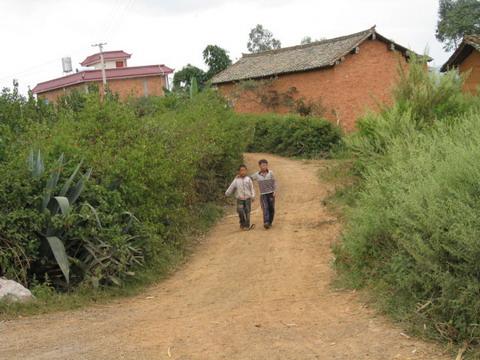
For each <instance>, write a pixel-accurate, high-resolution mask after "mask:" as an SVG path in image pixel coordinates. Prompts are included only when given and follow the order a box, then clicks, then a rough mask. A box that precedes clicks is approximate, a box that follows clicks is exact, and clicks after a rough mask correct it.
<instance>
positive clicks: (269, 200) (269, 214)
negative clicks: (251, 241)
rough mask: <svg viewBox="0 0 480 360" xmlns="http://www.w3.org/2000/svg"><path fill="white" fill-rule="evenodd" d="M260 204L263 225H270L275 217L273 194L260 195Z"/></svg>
mask: <svg viewBox="0 0 480 360" xmlns="http://www.w3.org/2000/svg"><path fill="white" fill-rule="evenodd" d="M260 204H261V205H262V211H263V223H264V224H269V225H272V223H273V218H274V216H275V197H274V196H273V193H270V194H262V195H261V196H260Z"/></svg>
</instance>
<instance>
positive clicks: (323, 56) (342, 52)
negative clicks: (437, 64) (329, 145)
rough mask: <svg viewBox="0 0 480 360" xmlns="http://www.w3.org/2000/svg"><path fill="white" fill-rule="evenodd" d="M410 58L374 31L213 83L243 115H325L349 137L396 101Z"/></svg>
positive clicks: (290, 52)
mask: <svg viewBox="0 0 480 360" xmlns="http://www.w3.org/2000/svg"><path fill="white" fill-rule="evenodd" d="M411 54H412V53H411V52H410V50H409V49H407V48H406V47H405V46H402V45H400V44H398V43H396V42H394V41H392V40H389V39H387V38H386V37H384V36H382V35H380V34H379V33H378V32H377V31H376V28H375V26H374V27H372V28H370V29H368V30H365V31H361V32H358V33H355V34H350V35H346V36H342V37H337V38H334V39H328V40H321V41H316V42H313V43H310V44H305V45H298V46H292V47H286V48H282V49H278V50H271V51H265V52H261V53H256V54H244V55H243V56H242V58H241V59H240V60H238V61H237V62H236V63H235V64H233V65H231V66H230V67H228V68H227V69H225V70H224V71H223V72H221V73H219V74H217V75H216V76H215V77H214V78H213V79H212V82H213V84H214V85H216V86H217V87H218V89H219V91H220V92H221V93H222V94H223V95H224V96H225V97H226V98H227V99H229V101H230V102H231V104H232V106H234V108H235V110H236V111H238V112H242V113H264V112H277V113H287V112H298V113H301V114H316V115H322V116H324V117H326V118H327V119H329V120H331V121H333V122H336V123H338V124H339V125H340V126H342V127H343V128H344V129H345V130H346V131H351V130H353V129H354V128H355V122H356V120H357V119H358V117H359V116H361V115H363V114H364V113H365V112H366V111H367V110H372V109H373V110H375V109H378V108H379V105H380V104H384V103H389V102H391V101H392V88H393V86H394V85H395V83H396V80H397V79H398V76H399V69H400V68H401V67H402V68H404V69H407V68H408V61H407V60H408V58H409V57H410V56H411Z"/></svg>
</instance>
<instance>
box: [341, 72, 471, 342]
mask: <svg viewBox="0 0 480 360" xmlns="http://www.w3.org/2000/svg"><path fill="white" fill-rule="evenodd" d="M418 66H420V65H418V64H417V65H415V64H414V65H413V67H412V71H411V72H410V74H409V76H408V77H405V78H403V79H402V81H401V83H400V85H399V86H398V88H397V89H396V91H395V100H396V101H395V104H394V105H393V106H392V107H391V108H387V109H384V111H383V112H382V113H381V114H379V115H369V116H367V117H366V118H365V119H363V120H362V121H360V123H359V129H360V130H359V131H358V133H356V134H354V135H352V136H351V137H349V138H348V139H346V145H347V149H349V150H350V151H351V154H352V155H353V156H354V157H355V159H356V161H357V168H356V169H357V172H358V173H359V174H360V175H361V177H362V181H361V183H360V185H359V187H358V190H357V194H356V196H355V200H354V201H353V202H352V203H351V204H352V207H351V208H350V209H349V210H348V211H347V227H346V229H345V232H344V235H343V239H342V242H341V243H340V244H339V245H338V246H336V248H335V249H334V250H335V255H336V260H335V265H336V267H337V269H338V270H339V272H340V274H341V275H342V278H343V279H344V280H346V281H347V282H348V283H350V284H351V285H352V286H355V287H368V288H370V289H372V290H373V291H374V293H375V299H376V300H377V302H378V303H379V304H380V305H381V306H382V307H383V309H384V310H386V311H387V312H389V313H390V314H392V315H393V316H395V317H396V318H398V319H400V320H408V321H410V322H411V324H412V325H413V326H414V327H415V328H416V329H417V330H418V331H421V332H424V333H425V334H428V335H431V336H434V337H436V338H440V339H443V340H447V341H464V340H466V341H471V342H473V343H477V342H478V341H479V340H480V332H479V328H478V323H479V321H480V317H479V314H480V311H479V309H480V300H479V296H478V294H479V291H480V290H479V286H478V276H479V274H480V268H479V263H478V258H479V255H480V254H478V249H479V247H478V241H477V239H478V237H479V234H478V230H479V229H480V224H479V222H478V212H479V210H480V202H479V201H478V199H479V194H480V192H479V179H480V167H479V165H478V164H477V163H478V157H479V156H480V130H479V127H478V122H479V121H480V117H479V115H478V114H479V106H480V99H479V98H478V97H470V96H468V95H463V94H462V93H461V85H462V84H461V79H459V78H457V77H456V76H455V74H454V73H449V74H447V75H446V76H445V77H438V76H436V75H432V74H428V73H426V70H423V71H424V73H421V72H420V67H418Z"/></svg>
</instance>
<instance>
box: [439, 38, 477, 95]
mask: <svg viewBox="0 0 480 360" xmlns="http://www.w3.org/2000/svg"><path fill="white" fill-rule="evenodd" d="M451 69H457V70H458V72H459V73H460V74H467V75H468V76H467V78H466V80H465V84H464V90H465V91H466V92H470V93H472V94H473V93H476V92H477V91H478V88H479V86H480V35H468V36H465V38H464V39H463V41H462V43H461V44H460V46H459V47H458V48H457V50H455V52H454V53H453V55H452V56H451V57H450V59H448V61H447V62H446V63H445V64H444V65H443V66H442V68H441V70H440V71H442V72H445V71H448V70H451Z"/></svg>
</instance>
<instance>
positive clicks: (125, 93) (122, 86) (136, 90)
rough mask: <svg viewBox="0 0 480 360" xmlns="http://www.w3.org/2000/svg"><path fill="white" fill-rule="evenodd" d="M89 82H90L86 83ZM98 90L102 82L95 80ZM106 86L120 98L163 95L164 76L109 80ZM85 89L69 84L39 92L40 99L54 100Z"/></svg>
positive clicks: (82, 86)
mask: <svg viewBox="0 0 480 360" xmlns="http://www.w3.org/2000/svg"><path fill="white" fill-rule="evenodd" d="M145 82H146V85H147V94H145ZM88 84H91V83H88ZM97 84H98V86H99V88H100V92H102V89H103V84H102V83H101V82H97ZM108 87H109V88H110V90H111V91H112V92H113V93H116V94H118V95H119V96H120V98H121V99H126V98H128V97H129V96H134V97H141V96H145V95H155V96H163V95H164V91H163V88H164V87H165V78H164V77H163V76H149V77H141V78H132V79H119V80H109V81H108ZM74 89H76V90H78V91H81V92H84V91H85V84H81V85H76V86H70V87H67V88H64V89H56V90H52V91H48V92H45V93H42V94H39V95H38V97H39V98H40V99H47V100H48V101H50V102H55V101H56V100H57V99H58V97H60V96H62V95H65V94H68V93H69V92H71V91H72V90H74Z"/></svg>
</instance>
